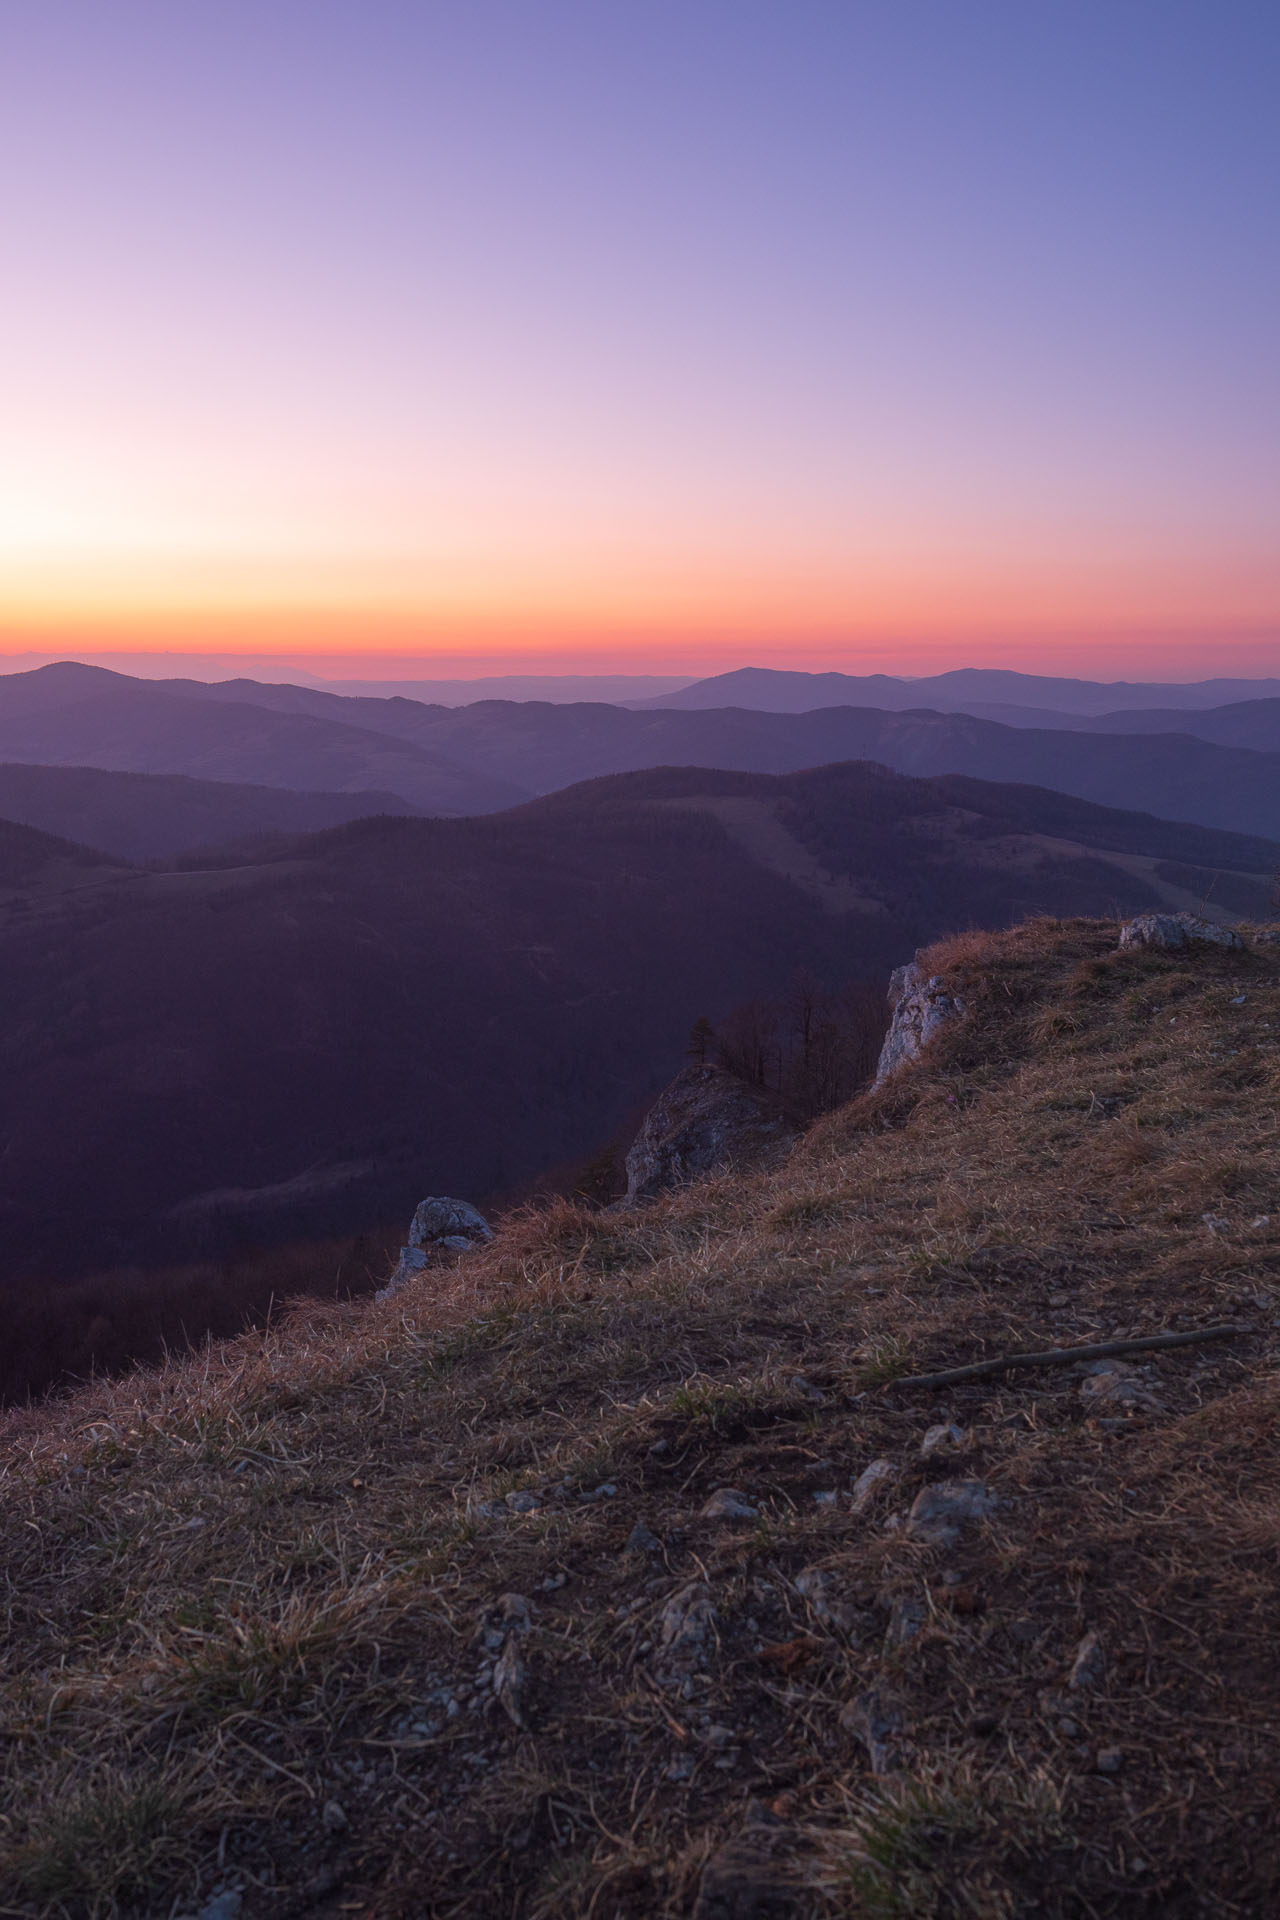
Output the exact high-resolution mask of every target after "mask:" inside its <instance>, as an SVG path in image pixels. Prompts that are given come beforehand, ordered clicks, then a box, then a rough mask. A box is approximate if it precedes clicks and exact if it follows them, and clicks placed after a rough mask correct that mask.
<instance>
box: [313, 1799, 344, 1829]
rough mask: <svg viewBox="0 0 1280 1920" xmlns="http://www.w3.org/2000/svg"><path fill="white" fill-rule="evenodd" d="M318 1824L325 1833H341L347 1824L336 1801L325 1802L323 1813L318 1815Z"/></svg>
mask: <svg viewBox="0 0 1280 1920" xmlns="http://www.w3.org/2000/svg"><path fill="white" fill-rule="evenodd" d="M320 1824H321V1826H322V1827H323V1828H324V1830H325V1832H326V1833H341V1832H342V1830H343V1828H344V1827H345V1826H346V1824H347V1816H346V1814H345V1813H344V1812H343V1810H342V1808H341V1807H340V1806H339V1804H338V1802H337V1801H336V1800H326V1801H325V1803H324V1811H323V1813H322V1814H321V1815H320Z"/></svg>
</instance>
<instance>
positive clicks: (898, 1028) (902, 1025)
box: [875, 960, 968, 1087]
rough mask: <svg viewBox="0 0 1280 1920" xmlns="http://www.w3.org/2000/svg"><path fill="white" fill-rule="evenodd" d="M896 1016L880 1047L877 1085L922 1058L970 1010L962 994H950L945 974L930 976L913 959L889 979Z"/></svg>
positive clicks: (895, 971) (890, 1002)
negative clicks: (945, 1028)
mask: <svg viewBox="0 0 1280 1920" xmlns="http://www.w3.org/2000/svg"><path fill="white" fill-rule="evenodd" d="M889 1004H890V1006H891V1007H892V1008H893V1019H892V1021H891V1023H890V1026H889V1031H888V1033H887V1034H886V1035H885V1039H884V1046H883V1047H882V1048H881V1049H880V1064H879V1066H878V1067H877V1068H876V1078H875V1084H876V1086H877V1087H879V1086H882V1085H883V1084H884V1082H885V1081H886V1080H888V1079H889V1078H890V1076H891V1075H892V1074H895V1073H897V1072H898V1070H899V1069H900V1068H901V1067H905V1066H909V1065H910V1064H911V1062H912V1061H913V1060H918V1059H919V1058H920V1055H921V1054H922V1053H923V1052H924V1050H925V1048H926V1047H927V1046H928V1044H929V1042H930V1041H931V1040H932V1039H934V1038H935V1036H936V1035H937V1034H939V1033H941V1032H942V1030H943V1028H944V1027H948V1026H950V1025H951V1024H952V1022H953V1021H956V1020H962V1019H963V1018H964V1016H965V1014H966V1013H967V1011H968V1008H967V1007H966V1006H965V1003H964V1001H963V1000H962V999H961V998H960V996H959V994H954V993H948V991H947V985H946V982H945V981H944V980H943V978H942V975H941V974H938V973H935V974H933V975H927V974H925V973H924V971H923V970H922V969H921V967H920V966H919V965H918V964H917V963H916V961H914V960H913V961H912V962H911V964H910V966H906V967H897V968H895V969H894V972H893V975H892V977H891V979H890V981H889Z"/></svg>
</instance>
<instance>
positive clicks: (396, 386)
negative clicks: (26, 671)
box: [0, 0, 1280, 679]
mask: <svg viewBox="0 0 1280 1920" xmlns="http://www.w3.org/2000/svg"><path fill="white" fill-rule="evenodd" d="M0 87H2V92H0V253H2V257H3V262H4V265H3V289H4V291H3V298H2V299H0V650H2V651H4V652H7V653H17V652H20V651H22V650H24V649H36V650H40V649H49V650H52V651H55V652H74V653H78V654H80V655H81V656H82V657H92V655H93V654H94V653H95V652H98V651H107V650H112V649H120V648H143V649H146V648H151V647H155V648H157V649H160V648H173V647H178V648H182V647H190V648H191V649H193V650H196V651H199V652H201V653H208V652H209V651H210V650H222V651H230V652H238V651H243V652H245V653H249V654H254V653H264V652H267V653H272V654H275V655H281V654H287V655H293V654H295V653H296V655H297V656H298V658H299V660H300V661H306V662H308V663H310V664H311V665H312V666H319V667H321V668H323V666H324V664H325V663H328V665H329V666H330V667H331V668H332V670H334V671H337V672H351V673H367V672H369V671H370V670H371V668H372V666H373V665H374V664H378V665H379V666H387V667H388V670H391V669H393V668H394V657H395V656H404V657H406V658H408V659H412V660H413V661H415V662H417V663H418V664H419V665H421V666H422V667H423V669H424V670H426V671H439V672H456V673H459V674H462V673H483V672H486V671H493V672H503V671H511V670H513V669H516V670H523V671H530V670H537V669H538V668H540V667H545V668H546V669H547V670H550V671H570V670H576V671H590V670H593V669H594V668H598V669H599V670H600V671H602V672H615V671H634V672H659V673H667V672H689V673H700V672H708V671H717V670H719V669H721V668H723V667H727V666H733V665H738V664H742V663H745V662H748V661H754V662H761V663H769V664H776V665H794V666H815V667H824V668H826V667H845V668H847V669H848V670H849V671H866V670H873V669H887V670H890V671H906V672H928V671H935V670H937V669H939V668H942V667H948V666H958V665H965V664H974V665H1009V666H1015V665H1016V666H1020V667H1023V668H1027V669H1030V670H1033V671H1047V672H1063V671H1067V672H1080V673H1085V674H1089V675H1093V676H1100V677H1108V678H1113V677H1117V676H1119V675H1121V674H1127V675H1128V676H1130V677H1138V676H1144V677H1153V678H1171V679H1179V678H1181V679H1190V678H1195V677H1200V676H1203V675H1209V674H1219V673H1241V672H1245V673H1263V672H1275V671H1277V670H1280V209H1278V206H1277V201H1278V199H1280V112H1277V104H1276V103H1277V100H1278V99H1280V7H1278V6H1277V4H1276V0H5V3H4V5H3V6H0ZM396 670H398V669H396Z"/></svg>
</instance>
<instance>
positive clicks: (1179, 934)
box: [1120, 913, 1244, 947]
mask: <svg viewBox="0 0 1280 1920" xmlns="http://www.w3.org/2000/svg"><path fill="white" fill-rule="evenodd" d="M1197 944H1198V945H1201V946H1212V947H1243V945H1244V941H1243V940H1242V939H1241V938H1240V935H1239V934H1238V933H1234V932H1233V931H1232V930H1231V928H1230V927H1220V926H1218V925H1217V924H1216V922H1215V921H1213V920H1202V919H1201V917H1200V915H1199V914H1197V913H1140V914H1139V915H1138V917H1137V919H1136V920H1129V921H1126V923H1125V924H1124V926H1122V927H1121V929H1120V945H1121V947H1189V946H1193V945H1197Z"/></svg>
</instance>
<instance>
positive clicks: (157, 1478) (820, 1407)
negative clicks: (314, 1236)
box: [0, 920, 1280, 1920]
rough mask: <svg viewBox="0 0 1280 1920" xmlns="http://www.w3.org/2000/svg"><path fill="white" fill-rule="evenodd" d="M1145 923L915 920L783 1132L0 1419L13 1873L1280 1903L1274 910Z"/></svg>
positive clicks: (335, 1910)
mask: <svg viewBox="0 0 1280 1920" xmlns="http://www.w3.org/2000/svg"><path fill="white" fill-rule="evenodd" d="M1117 932H1118V929H1117V926H1116V923H1115V922H1114V921H1110V922H1100V921H1097V920H1074V921H1069V922H1065V923H1062V922H1039V923H1035V924H1032V925H1028V926H1024V927H1020V928H1018V929H1016V930H1014V931H1013V932H1011V933H1008V934H1004V935H995V936H989V935H968V936H965V937H963V938H959V939H952V940H950V941H947V942H944V943H942V945H941V946H940V947H938V948H935V949H934V951H933V952H932V953H930V954H928V955H926V956H925V957H924V968H923V971H924V972H925V973H926V974H935V973H936V974H938V975H941V976H942V978H943V981H944V984H945V986H946V988H947V990H948V991H949V992H950V993H951V994H952V995H954V996H958V997H959V998H960V999H961V1000H963V1002H964V1005H965V1007H966V1008H967V1015H966V1017H965V1018H964V1019H963V1020H959V1021H956V1022H954V1023H953V1024H952V1026H951V1027H950V1028H949V1029H948V1030H947V1031H946V1033H945V1034H944V1035H943V1037H942V1038H941V1039H940V1041H939V1042H938V1043H937V1044H936V1046H935V1048H934V1051H933V1052H932V1054H930V1055H927V1056H926V1057H925V1059H924V1060H923V1061H922V1062H920V1063H919V1064H918V1065H917V1066H914V1067H910V1068H908V1069H906V1070H905V1071H904V1072H903V1073H902V1075H901V1076H900V1077H899V1078H898V1079H896V1080H895V1081H892V1082H890V1083H889V1084H888V1085H887V1086H886V1087H884V1088H883V1089H882V1090H881V1091H879V1092H877V1093H874V1094H870V1095H866V1096H864V1097H863V1098H861V1099H860V1100H858V1101H855V1102H854V1103H853V1104H852V1105H851V1106H849V1107H848V1108H846V1109H844V1110H843V1111H842V1112H840V1113H838V1114H836V1115H834V1116H832V1117H831V1118H830V1119H828V1120H827V1121H825V1122H823V1123H821V1124H820V1126H819V1127H818V1128H817V1129H815V1130H814V1132H813V1133H811V1134H810V1135H809V1137H808V1138H807V1139H806V1140H805V1141H804V1142H802V1143H801V1144H800V1145H799V1146H798V1147H797V1148H796V1149H795V1150H794V1152H793V1153H792V1156H791V1158H790V1159H789V1161H788V1162H787V1163H786V1164H785V1165H784V1166H783V1167H782V1168H781V1170H779V1171H777V1172H775V1173H773V1174H770V1175H767V1176H765V1175H759V1176H756V1177H736V1178H729V1177H725V1178H721V1179H718V1180H713V1181H709V1182H706V1183H704V1184H702V1185H699V1186H695V1187H691V1188H688V1189H686V1190H685V1191H684V1192H682V1193H679V1194H676V1195H672V1196H669V1197H667V1198H664V1199H661V1200H659V1201H657V1202H655V1203H654V1204H653V1205H651V1206H649V1207H646V1208H643V1209H640V1210H638V1211H635V1212H632V1213H622V1214H619V1213H601V1212H595V1211H592V1210H590V1209H586V1208H579V1207H573V1206H568V1205H562V1206H560V1207H558V1208H555V1209H552V1210H551V1211H548V1212H544V1213H541V1214H535V1215H529V1216H526V1217H524V1218H522V1219H518V1220H514V1221H512V1222H509V1223H508V1224H507V1225H506V1227H505V1228H504V1229H503V1230H502V1231H501V1232H500V1234H499V1236H498V1238H497V1239H496V1241H495V1242H494V1243H493V1244H492V1245H491V1246H490V1247H489V1248H488V1249H487V1250H485V1251H483V1252H480V1253H477V1254H472V1255H468V1256H466V1257H465V1258H463V1259H462V1260H460V1262H459V1264H458V1265H457V1266H456V1267H455V1268H454V1269H453V1270H452V1271H450V1270H445V1271H435V1272H432V1273H430V1274H428V1275H427V1276H425V1277H424V1279H423V1280H422V1281H421V1282H419V1283H417V1285H416V1286H415V1287H414V1288H413V1289H411V1291H410V1292H408V1293H406V1294H404V1295H402V1296H401V1297H400V1298H399V1299H398V1300H396V1301H395V1302H394V1303H392V1304H390V1305H386V1306H382V1307H369V1308H363V1309H358V1308H354V1307H346V1308H338V1309H334V1308H329V1309H327V1310H322V1309H319V1308H314V1309H312V1310H310V1311H309V1312H306V1313H301V1314H299V1315H298V1316H297V1317H296V1318H295V1319H294V1320H293V1321H292V1322H290V1323H288V1324H285V1325H277V1326H274V1327H273V1328H272V1329H271V1330H270V1332H268V1333H267V1334H259V1335H253V1336H247V1337H245V1338H244V1339H242V1340H241V1341H239V1342H237V1343H233V1344H231V1345H230V1346H228V1347H226V1348H224V1349H221V1350H218V1351H214V1352H212V1353H210V1354H209V1355H207V1356H202V1357H201V1358H200V1359H199V1360H196V1361H191V1362H187V1363H184V1364H182V1365H174V1366H171V1367H169V1368H168V1369H165V1370H163V1371H161V1372H159V1373H156V1374H151V1375H146V1374H144V1375H139V1376H137V1377H135V1378H133V1379H131V1380H128V1381H124V1382H120V1383H118V1384H117V1385H115V1386H113V1387H110V1388H107V1387H96V1388H93V1389H90V1390H87V1391H85V1392H83V1393H81V1394H79V1395H77V1396H75V1397H73V1398H71V1399H69V1400H67V1401H65V1402H63V1403H54V1404H51V1405H49V1406H46V1407H45V1408H43V1409H39V1410H35V1411H31V1412H12V1413H10V1414H9V1415H7V1416H5V1418H4V1421H3V1423H2V1425H0V1436H2V1439H3V1444H4V1446H5V1449H6V1452H5V1462H4V1472H3V1475H2V1476H0V1546H2V1549H3V1555H4V1563H5V1567H6V1573H7V1577H8V1583H9V1584H8V1594H9V1598H8V1626H9V1633H8V1636H7V1639H6V1641H5V1649H4V1656H3V1668H2V1678H0V1711H2V1712H3V1716H4V1723H5V1726H6V1728H7V1737H6V1742H5V1749H4V1760H3V1764H4V1767H5V1769H6V1773H5V1804H6V1813H7V1817H6V1821H5V1824H4V1826H3V1828H2V1829H0V1899H3V1901H4V1902H5V1904H6V1906H7V1908H8V1910H9V1911H12V1912H15V1913H21V1914H23V1915H24V1916H28V1915H29V1916H31V1917H32V1920H55V1916H56V1920H87V1916H89V1915H95V1916H100V1917H101V1920H110V1917H112V1916H116V1915H121V1916H123V1915H129V1916H132V1917H133V1920H161V1916H168V1915H171V1914H195V1913H197V1912H201V1911H204V1912H207V1913H209V1914H210V1915H212V1914H213V1913H214V1912H218V1913H222V1912H224V1911H231V1910H235V1911H237V1912H238V1913H239V1914H240V1915H241V1916H242V1920H276V1916H278V1915H279V1914H281V1913H290V1912H299V1913H300V1912H304V1911H305V1912H310V1913H315V1914H318V1915H322V1916H325V1917H326V1920H330V1917H331V1920H337V1916H339V1915H341V1914H348V1913H363V1914H377V1915H378V1916H379V1920H421V1917H422V1916H424V1915H427V1914H431V1915H435V1914H439V1915H445V1914H448V1915H451V1916H454V1920H489V1916H492V1915H494V1914H499V1913H500V1914H504V1915H510V1916H512V1920H600V1916H604V1915H608V1916H609V1920H723V1916H725V1915H729V1916H734V1920H737V1917H738V1916H741V1915H744V1914H756V1915H759V1914H763V1913H768V1914H769V1915H770V1916H774V1917H775V1920H844V1917H845V1916H849V1915H864V1914H865V1915H878V1916H892V1917H893V1920H907V1917H908V1916H909V1917H910V1920H956V1917H957V1916H959V1915H969V1916H975V1915H978V1916H1011V1917H1017V1916H1022V1915H1031V1914H1035V1915H1039V1916H1044V1920H1082V1916H1098V1917H1100V1920H1167V1917H1168V1916H1173V1917H1174V1920H1191V1916H1199V1915H1204V1914H1221V1915H1224V1916H1225V1915H1233V1914H1234V1915H1241V1916H1244V1915H1248V1916H1251V1917H1252V1916H1255V1915H1256V1916H1261V1915H1264V1914H1269V1913H1271V1912H1273V1911H1274V1910H1275V1905H1276V1898H1277V1892H1278V1890H1280V1851H1278V1850H1277V1839H1276V1829H1275V1822H1274V1818H1273V1814H1274V1808H1273V1804H1272V1802H1273V1793H1274V1787H1273V1783H1274V1778H1275V1768H1276V1760H1277V1753H1276V1728H1277V1725H1278V1724H1280V1668H1278V1667H1277V1661H1276V1657H1275V1644H1276V1636H1275V1599H1276V1553H1275V1536H1276V1515H1277V1503H1278V1502H1280V1438H1278V1436H1280V1419H1278V1417H1277V1416H1278V1415H1280V1399H1278V1392H1277V1380H1278V1378H1280V1375H1278V1373H1277V1361H1278V1360H1280V1346H1278V1344H1277V1340H1278V1336H1277V1331H1276V1328H1277V1309H1278V1306H1280V1296H1278V1294H1277V1288H1278V1287H1280V1226H1278V1225H1277V1215H1276V1208H1275V1193H1276V1183H1277V1179H1278V1178H1280V1162H1278V1160H1277V1148H1276V1135H1275V1129H1274V1126H1273V1125H1272V1123H1271V1114H1272V1109H1273V1108H1274V1105H1275V1102H1276V1099H1277V1097H1278V1096H1280V1063H1278V1061H1277V1045H1278V1044H1280V1041H1278V1036H1280V982H1278V976H1277V952H1278V949H1277V948H1276V946H1275V945H1274V944H1271V943H1270V942H1269V941H1268V942H1265V943H1259V944H1258V945H1256V946H1254V947H1252V948H1251V949H1250V950H1246V951H1242V952H1224V951H1222V950H1221V949H1193V950H1184V951H1181V952H1177V953H1160V952H1152V951H1141V950H1137V951H1135V950H1129V951H1118V950H1117ZM1215 1333H1216V1334H1217V1335H1218V1336H1219V1337H1216V1338H1215V1337H1213V1336H1214V1334H1215ZM1167 1336H1173V1337H1174V1339H1175V1344H1174V1345H1172V1346H1168V1345H1166V1346H1159V1345H1154V1346H1153V1345H1151V1344H1147V1345H1145V1346H1144V1345H1143V1343H1144V1342H1146V1343H1151V1342H1153V1341H1154V1342H1159V1341H1160V1340H1162V1339H1164V1338H1165V1337H1167ZM1116 1342H1120V1343H1124V1342H1128V1343H1131V1345H1130V1347H1129V1349H1128V1350H1127V1351H1122V1353H1121V1354H1120V1355H1119V1356H1117V1355H1115V1354H1112V1355H1111V1356H1110V1358H1109V1359H1108V1361H1107V1363H1106V1364H1105V1365H1104V1364H1103V1362H1102V1361H1101V1360H1095V1358H1094V1357H1093V1355H1092V1353H1091V1352H1090V1350H1091V1349H1094V1350H1096V1347H1097V1345H1098V1344H1102V1345H1103V1346H1106V1345H1108V1344H1109V1343H1116ZM1135 1348H1136V1350H1134V1349H1135ZM1073 1349H1074V1350H1082V1351H1081V1352H1080V1354H1079V1357H1073V1353H1072V1351H1071V1350H1073ZM1063 1350H1066V1351H1065V1352H1063ZM1055 1354H1056V1355H1059V1356H1060V1357H1059V1358H1058V1359H1056V1360H1055V1358H1054V1356H1055ZM1010 1355H1014V1356H1023V1357H1025V1356H1039V1359H1038V1361H1037V1363H1036V1364H1034V1365H1025V1366H1022V1367H1019V1368H1016V1369H1010V1368H1008V1367H1005V1366H1002V1365H999V1364H995V1363H998V1362H1000V1361H1001V1359H1002V1357H1007V1356H1010ZM1046 1355H1047V1356H1048V1358H1047V1359H1046ZM984 1362H990V1363H993V1364H992V1365H991V1367H990V1369H989V1370H988V1371H986V1372H984V1373H979V1374H978V1375H977V1376H976V1377H970V1378H963V1377H962V1378H960V1379H959V1380H956V1381H952V1382H950V1383H944V1384H942V1385H940V1386H939V1385H930V1384H929V1380H928V1378H924V1379H922V1378H920V1376H933V1375H935V1374H938V1373H942V1374H944V1375H945V1374H947V1373H948V1372H949V1371H950V1370H952V1369H955V1368H963V1367H965V1366H971V1365H974V1364H981V1363H984ZM1108 1368H1109V1370H1108ZM215 1900H216V1901H219V1902H220V1903H221V1904H218V1905H215V1904H213V1903H214V1902H215Z"/></svg>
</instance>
